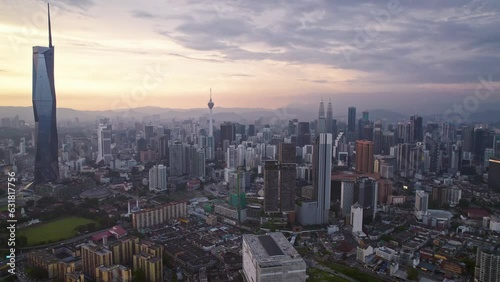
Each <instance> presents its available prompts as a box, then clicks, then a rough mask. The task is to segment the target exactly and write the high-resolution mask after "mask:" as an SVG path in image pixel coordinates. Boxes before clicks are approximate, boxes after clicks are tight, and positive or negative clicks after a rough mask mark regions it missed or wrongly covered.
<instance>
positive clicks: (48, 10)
mask: <svg viewBox="0 0 500 282" xmlns="http://www.w3.org/2000/svg"><path fill="white" fill-rule="evenodd" d="M47 13H48V16H49V48H52V29H51V28H50V4H49V3H47Z"/></svg>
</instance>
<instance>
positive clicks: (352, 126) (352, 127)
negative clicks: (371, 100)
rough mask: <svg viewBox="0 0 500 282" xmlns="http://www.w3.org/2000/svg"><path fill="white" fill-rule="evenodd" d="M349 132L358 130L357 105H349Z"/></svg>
mask: <svg viewBox="0 0 500 282" xmlns="http://www.w3.org/2000/svg"><path fill="white" fill-rule="evenodd" d="M347 132H356V107H349V109H348V112H347Z"/></svg>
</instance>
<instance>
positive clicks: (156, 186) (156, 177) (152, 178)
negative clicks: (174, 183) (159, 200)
mask: <svg viewBox="0 0 500 282" xmlns="http://www.w3.org/2000/svg"><path fill="white" fill-rule="evenodd" d="M166 190H167V167H166V166H164V165H155V166H153V167H152V168H150V169H149V191H156V192H161V191H166Z"/></svg>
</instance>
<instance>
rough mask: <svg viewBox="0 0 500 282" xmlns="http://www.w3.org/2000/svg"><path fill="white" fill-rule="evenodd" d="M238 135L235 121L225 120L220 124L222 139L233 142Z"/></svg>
mask: <svg viewBox="0 0 500 282" xmlns="http://www.w3.org/2000/svg"><path fill="white" fill-rule="evenodd" d="M235 137H236V128H235V125H234V123H232V122H228V121H225V122H224V123H222V124H221V125H220V139H221V141H222V142H223V141H224V140H229V143H231V142H233V141H234V140H235Z"/></svg>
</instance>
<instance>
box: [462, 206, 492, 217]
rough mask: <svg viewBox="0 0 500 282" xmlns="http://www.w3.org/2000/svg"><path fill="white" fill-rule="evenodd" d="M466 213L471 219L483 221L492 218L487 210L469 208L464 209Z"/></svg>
mask: <svg viewBox="0 0 500 282" xmlns="http://www.w3.org/2000/svg"><path fill="white" fill-rule="evenodd" d="M464 212H465V213H466V214H467V217H468V218H470V219H483V217H485V216H490V213H489V212H488V211H487V210H484V209H481V208H467V209H464Z"/></svg>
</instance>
